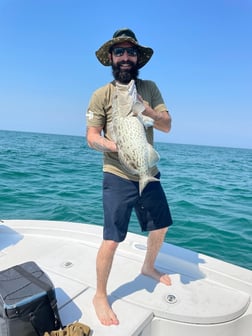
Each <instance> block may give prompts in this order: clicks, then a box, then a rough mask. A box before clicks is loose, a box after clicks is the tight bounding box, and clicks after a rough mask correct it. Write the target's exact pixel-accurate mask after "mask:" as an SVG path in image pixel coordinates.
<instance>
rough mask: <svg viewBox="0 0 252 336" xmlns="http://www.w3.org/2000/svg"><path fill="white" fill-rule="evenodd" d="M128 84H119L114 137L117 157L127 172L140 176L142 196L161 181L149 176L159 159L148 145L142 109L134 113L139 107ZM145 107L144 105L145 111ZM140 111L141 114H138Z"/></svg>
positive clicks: (114, 100) (134, 90) (133, 88)
mask: <svg viewBox="0 0 252 336" xmlns="http://www.w3.org/2000/svg"><path fill="white" fill-rule="evenodd" d="M132 85H135V84H134V81H132V82H130V84H129V85H117V87H116V93H115V96H114V99H113V106H112V108H113V121H112V128H113V137H114V140H115V142H116V144H117V148H118V157H119V160H120V162H121V164H122V166H123V167H124V169H125V170H126V171H127V172H129V173H131V174H133V175H138V176H139V193H140V195H141V193H142V191H143V189H144V188H145V187H146V185H147V184H148V183H149V182H154V181H158V179H157V178H155V177H153V176H152V175H151V173H150V168H151V167H153V166H154V165H155V164H156V163H157V162H158V160H159V155H158V153H157V152H156V151H155V149H154V148H153V146H152V145H151V144H149V143H148V141H147V138H146V133H145V127H144V123H143V117H142V115H141V111H140V110H139V101H138V102H137V110H138V113H137V114H136V113H134V107H135V106H136V97H137V95H136V89H135V86H134V87H132ZM143 110H144V106H143V105H142V111H143ZM139 111H140V112H139Z"/></svg>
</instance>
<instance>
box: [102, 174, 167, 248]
mask: <svg viewBox="0 0 252 336" xmlns="http://www.w3.org/2000/svg"><path fill="white" fill-rule="evenodd" d="M156 177H157V178H159V177H160V174H158V175H157V176H156ZM103 208H104V229H103V239H104V240H113V241H116V242H121V241H123V240H124V239H125V237H126V235H127V231H128V226H129V221H130V216H131V213H132V210H133V209H134V210H135V212H136V215H137V218H138V221H139V223H140V225H141V229H142V231H152V230H157V229H161V228H165V227H168V226H170V225H171V224H172V218H171V213H170V209H169V205H168V202H167V199H166V196H165V193H164V191H163V188H162V186H161V184H160V182H159V181H158V182H150V183H148V184H147V186H146V187H145V188H144V190H143V192H142V195H141V196H139V183H138V182H134V181H130V180H127V179H124V178H121V177H119V176H117V175H114V174H111V173H104V177H103Z"/></svg>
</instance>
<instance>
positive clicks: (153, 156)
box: [148, 144, 160, 168]
mask: <svg viewBox="0 0 252 336" xmlns="http://www.w3.org/2000/svg"><path fill="white" fill-rule="evenodd" d="M159 159H160V156H159V154H158V152H157V151H156V150H155V149H154V148H153V146H152V145H151V144H149V145H148V166H149V168H152V167H154V166H155V165H156V164H157V163H158V161H159Z"/></svg>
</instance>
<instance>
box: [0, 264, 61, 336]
mask: <svg viewBox="0 0 252 336" xmlns="http://www.w3.org/2000/svg"><path fill="white" fill-rule="evenodd" d="M60 327H62V324H61V321H60V317H59V313H58V308H57V301H56V295H55V290H54V286H53V283H52V282H51V280H50V279H49V277H48V276H47V275H46V274H45V273H44V272H43V271H42V270H41V269H40V268H39V266H38V265H37V264H36V263H35V262H32V261H29V262H26V263H24V264H21V265H16V266H13V267H11V268H8V269H6V270H4V271H1V272H0V336H41V335H43V334H44V332H46V331H49V332H50V331H52V330H55V329H59V328H60Z"/></svg>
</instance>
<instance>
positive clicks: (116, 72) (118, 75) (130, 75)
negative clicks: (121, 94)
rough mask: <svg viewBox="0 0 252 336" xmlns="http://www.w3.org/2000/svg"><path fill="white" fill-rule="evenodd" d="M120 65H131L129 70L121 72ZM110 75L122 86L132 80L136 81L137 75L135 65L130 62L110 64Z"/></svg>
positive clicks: (137, 71)
mask: <svg viewBox="0 0 252 336" xmlns="http://www.w3.org/2000/svg"><path fill="white" fill-rule="evenodd" d="M122 64H129V65H131V69H125V70H122V69H121V68H120V66H121V65H122ZM112 73H113V76H114V78H115V80H117V81H118V82H120V83H122V84H128V83H129V82H130V81H131V80H132V79H134V80H136V79H137V77H138V74H139V70H138V67H137V65H136V64H135V63H133V62H131V61H121V62H118V63H117V64H115V63H112Z"/></svg>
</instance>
